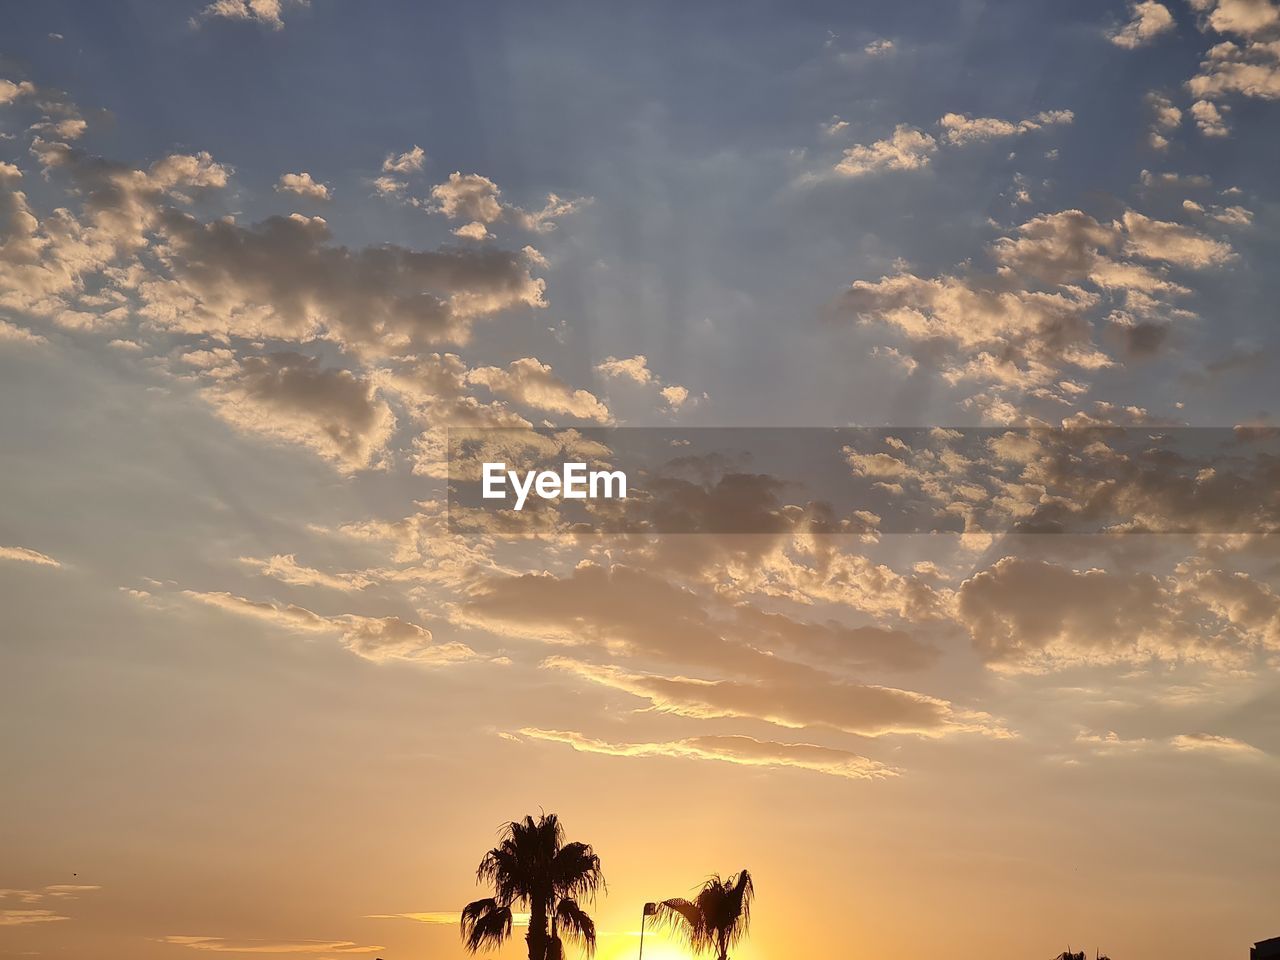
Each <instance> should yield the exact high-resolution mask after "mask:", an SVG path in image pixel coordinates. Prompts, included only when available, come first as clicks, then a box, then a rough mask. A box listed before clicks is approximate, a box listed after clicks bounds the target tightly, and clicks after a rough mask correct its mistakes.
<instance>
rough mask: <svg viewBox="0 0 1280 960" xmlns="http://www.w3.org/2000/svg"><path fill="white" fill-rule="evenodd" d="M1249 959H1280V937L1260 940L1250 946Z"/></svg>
mask: <svg viewBox="0 0 1280 960" xmlns="http://www.w3.org/2000/svg"><path fill="white" fill-rule="evenodd" d="M1249 960H1280V937H1272V938H1271V939H1270V940H1259V941H1258V942H1257V943H1255V944H1254V945H1253V946H1252V947H1250V948H1249Z"/></svg>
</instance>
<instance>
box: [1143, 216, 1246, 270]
mask: <svg viewBox="0 0 1280 960" xmlns="http://www.w3.org/2000/svg"><path fill="white" fill-rule="evenodd" d="M1124 227H1125V230H1126V232H1127V234H1128V237H1127V242H1126V244H1125V249H1126V250H1127V251H1128V252H1129V253H1132V254H1134V255H1136V256H1139V257H1143V258H1145V259H1148V260H1165V261H1167V262H1169V263H1173V264H1177V265H1178V266H1182V267H1188V268H1190V269H1193V270H1200V269H1204V268H1206V267H1216V266H1221V265H1222V264H1224V263H1226V262H1227V261H1228V260H1231V259H1232V258H1233V257H1234V256H1235V254H1234V252H1233V251H1232V249H1231V244H1229V243H1226V242H1225V241H1222V240H1214V239H1212V238H1211V237H1206V236H1204V234H1201V233H1198V232H1196V231H1195V230H1193V229H1192V228H1191V227H1187V226H1184V225H1182V224H1180V223H1169V222H1166V221H1162V220H1152V219H1150V218H1148V217H1144V216H1143V215H1142V214H1140V213H1138V212H1136V211H1134V210H1126V211H1125V213H1124Z"/></svg>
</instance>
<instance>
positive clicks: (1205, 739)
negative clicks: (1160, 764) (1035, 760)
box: [1076, 730, 1269, 761]
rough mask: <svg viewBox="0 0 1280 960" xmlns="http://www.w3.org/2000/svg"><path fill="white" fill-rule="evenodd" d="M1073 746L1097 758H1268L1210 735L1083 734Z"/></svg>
mask: <svg viewBox="0 0 1280 960" xmlns="http://www.w3.org/2000/svg"><path fill="white" fill-rule="evenodd" d="M1076 743H1078V744H1080V745H1081V746H1084V747H1085V748H1087V749H1088V750H1090V751H1091V752H1093V753H1096V754H1100V755H1104V756H1107V755H1112V756H1114V755H1117V754H1135V753H1153V754H1160V753H1163V754H1167V755H1176V754H1199V755H1202V756H1209V757H1218V758H1220V759H1224V760H1248V761H1257V760H1266V759H1268V758H1269V755H1268V754H1267V753H1266V752H1265V751H1263V750H1259V749H1258V748H1257V747H1255V746H1253V745H1252V744H1250V743H1246V742H1245V741H1243V740H1237V739H1235V738H1233V737H1223V736H1219V735H1217V734H1211V733H1181V734H1176V735H1174V736H1172V737H1163V738H1159V739H1150V738H1147V737H1137V738H1125V737H1122V736H1120V735H1119V734H1118V733H1116V732H1115V731H1114V730H1109V731H1107V732H1106V733H1102V734H1098V733H1090V732H1088V731H1083V732H1081V733H1079V734H1077V736H1076Z"/></svg>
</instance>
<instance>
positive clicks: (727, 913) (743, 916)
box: [658, 870, 755, 960]
mask: <svg viewBox="0 0 1280 960" xmlns="http://www.w3.org/2000/svg"><path fill="white" fill-rule="evenodd" d="M754 896H755V888H754V887H753V886H752V885H751V874H749V873H747V871H746V870H743V871H741V872H739V873H738V874H736V875H733V876H730V877H729V878H728V879H725V880H721V879H720V875H719V874H715V875H714V876H712V877H711V879H709V880H708V881H707V882H706V883H704V884H703V885H702V889H701V890H700V891H698V895H697V896H696V897H694V899H693V900H684V899H680V898H676V899H673V900H663V901H662V902H661V903H659V904H658V919H659V922H661V923H664V924H666V925H667V926H669V927H671V928H673V929H675V930H677V931H679V932H680V933H681V934H683V935H684V937H685V939H687V940H688V941H689V946H690V947H692V948H693V951H694V952H695V953H704V952H707V951H715V955H716V960H729V948H730V947H731V946H733V945H734V944H736V943H737V942H738V941H739V940H741V939H742V938H743V937H744V936H746V933H747V928H748V927H750V926H751V900H752V898H753V897H754Z"/></svg>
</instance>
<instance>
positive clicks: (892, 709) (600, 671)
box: [543, 657, 1008, 738]
mask: <svg viewBox="0 0 1280 960" xmlns="http://www.w3.org/2000/svg"><path fill="white" fill-rule="evenodd" d="M543 666H544V667H546V668H548V669H555V670H561V671H564V672H567V673H569V674H571V675H573V676H575V677H578V678H579V679H582V680H587V681H590V682H592V683H595V684H598V685H600V686H603V687H607V688H609V689H612V690H617V691H619V692H622V693H627V694H629V695H631V696H634V697H639V698H641V699H643V700H647V701H648V702H649V703H650V704H651V705H652V707H653V708H654V709H656V710H659V711H661V712H663V713H672V714H676V715H677V716H682V717H690V718H694V719H701V720H710V719H726V718H734V719H751V720H762V721H764V722H766V723H771V724H773V725H775V726H778V727H784V728H787V729H803V728H807V727H818V728H825V729H832V730H839V731H841V732H843V733H851V734H857V735H859V736H864V737H882V736H889V735H904V734H911V735H917V736H923V737H933V738H938V737H945V736H949V735H953V734H959V733H981V734H985V735H987V736H993V737H1004V736H1008V732H1007V731H1006V730H1005V729H1004V728H1003V727H1002V726H1001V725H1000V724H999V723H997V722H995V721H994V720H993V719H992V718H991V717H989V716H987V715H986V714H982V713H976V712H972V711H965V710H960V709H958V708H956V707H954V706H953V705H952V704H951V703H949V702H947V701H946V700H941V699H938V698H936V697H930V696H927V695H925V694H922V693H915V692H912V691H909V690H900V689H897V688H894V687H884V686H876V685H871V684H860V683H853V682H849V681H844V680H837V679H835V678H832V677H827V676H825V675H813V676H809V677H807V678H793V679H781V678H779V679H775V680H771V681H768V682H765V681H760V680H732V679H728V680H704V679H696V678H691V677H684V676H674V677H668V676H661V675H656V674H645V673H632V672H628V671H625V670H622V669H620V668H618V667H611V666H595V665H592V664H587V663H583V662H580V661H576V660H571V659H568V658H565V657H552V658H550V659H548V660H546V661H544V663H543Z"/></svg>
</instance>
